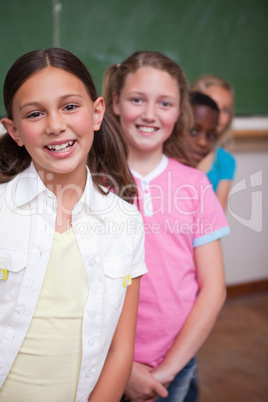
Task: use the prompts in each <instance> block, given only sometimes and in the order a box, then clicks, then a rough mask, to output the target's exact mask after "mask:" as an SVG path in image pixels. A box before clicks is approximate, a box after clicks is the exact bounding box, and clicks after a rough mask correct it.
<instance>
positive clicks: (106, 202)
mask: <svg viewBox="0 0 268 402" xmlns="http://www.w3.org/2000/svg"><path fill="white" fill-rule="evenodd" d="M86 169H87V181H86V186H85V189H84V192H83V194H82V197H81V199H80V200H79V201H78V203H77V204H76V205H75V207H74V209H75V210H80V209H81V208H82V206H83V205H85V206H86V209H87V211H88V212H89V213H94V214H96V215H97V216H98V217H99V218H100V219H101V220H104V219H105V216H106V213H107V212H109V210H110V209H111V207H112V205H114V201H115V197H116V196H115V195H114V194H113V193H110V194H109V195H105V194H101V193H100V192H99V190H97V189H96V187H95V186H94V184H93V181H92V177H91V173H90V170H89V168H88V167H86ZM10 183H11V182H10ZM13 184H14V185H15V193H14V200H15V205H16V206H17V207H22V206H23V205H24V204H27V203H29V202H31V201H32V200H33V199H35V198H37V197H40V196H42V195H48V196H50V198H53V199H56V196H55V194H54V193H52V192H51V191H50V190H49V189H48V188H47V187H46V186H45V185H44V183H43V182H42V180H41V179H40V176H39V175H38V173H37V171H36V169H35V167H34V165H33V163H31V164H30V166H29V167H28V168H27V169H25V170H24V171H23V172H22V173H20V174H19V175H17V176H16V178H15V179H14V182H13ZM102 189H103V191H104V192H108V190H107V189H106V188H105V187H102Z"/></svg>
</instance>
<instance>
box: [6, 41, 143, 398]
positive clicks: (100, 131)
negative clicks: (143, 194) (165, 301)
mask: <svg viewBox="0 0 268 402" xmlns="http://www.w3.org/2000/svg"><path fill="white" fill-rule="evenodd" d="M4 102H5V107H6V113H7V117H5V118H3V119H2V121H1V122H2V124H3V126H4V127H5V129H6V131H7V132H8V134H5V135H3V136H2V137H1V143H0V176H1V182H2V184H1V185H0V228H1V229H0V328H1V330H0V362H1V364H0V366H1V367H0V387H1V388H0V399H1V401H3V402H4V401H11V400H12V401H14V402H16V401H17V400H19V401H20V402H24V401H25V402H26V401H27V402H31V401H34V402H36V401H37V400H38V401H39V402H42V401H48V400H49V401H63V400H64V401H65V402H66V401H70V402H71V401H85V402H86V401H90V402H94V401H96V402H99V401H108V400H109V401H110V402H112V401H118V400H120V397H121V395H122V394H123V390H124V388H125V385H126V383H127V380H128V378H129V375H130V370H131V364H132V360H133V348H134V336H135V326H136V315H137V305H138V295H139V278H140V276H141V275H142V274H143V273H145V272H146V267H145V264H144V249H143V241H144V239H143V233H142V220H141V217H140V214H139V213H138V211H137V209H136V207H134V206H132V205H130V204H129V203H127V202H126V201H124V200H123V199H124V198H125V199H132V198H133V196H135V193H136V189H135V186H134V183H133V179H132V177H131V175H130V173H129V170H128V168H127V163H126V147H125V144H124V141H123V140H122V137H121V134H120V131H119V129H118V127H117V126H116V124H115V123H114V122H113V121H111V120H110V119H109V118H108V116H106V115H105V106H104V101H103V98H101V97H98V96H97V93H96V89H95V86H94V83H93V81H92V79H91V76H90V74H89V72H88V70H87V69H86V67H85V66H84V65H83V63H82V62H81V61H80V60H79V59H78V58H77V57H76V56H74V55H73V54H71V53H70V52H68V51H66V50H64V49H57V48H52V49H48V50H46V51H41V50H38V51H33V52H30V53H27V54H25V55H23V56H22V57H20V58H19V59H18V60H17V61H16V62H15V63H14V64H13V66H12V67H11V68H10V70H9V72H8V74H7V77H6V80H5V84H4ZM110 190H112V191H110ZM116 194H118V195H120V197H119V196H118V195H116ZM129 285H131V286H129Z"/></svg>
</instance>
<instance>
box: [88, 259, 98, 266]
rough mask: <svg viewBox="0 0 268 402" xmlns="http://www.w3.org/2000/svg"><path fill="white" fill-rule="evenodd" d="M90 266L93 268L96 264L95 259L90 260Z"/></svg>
mask: <svg viewBox="0 0 268 402" xmlns="http://www.w3.org/2000/svg"><path fill="white" fill-rule="evenodd" d="M88 263H89V265H91V266H93V265H95V264H96V261H95V258H90V260H89V261H88Z"/></svg>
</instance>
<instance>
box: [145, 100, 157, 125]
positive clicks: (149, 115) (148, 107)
mask: <svg viewBox="0 0 268 402" xmlns="http://www.w3.org/2000/svg"><path fill="white" fill-rule="evenodd" d="M142 118H143V119H144V120H146V121H150V122H152V121H155V105H154V104H153V103H149V102H148V103H146V104H145V105H144V109H143V113H142Z"/></svg>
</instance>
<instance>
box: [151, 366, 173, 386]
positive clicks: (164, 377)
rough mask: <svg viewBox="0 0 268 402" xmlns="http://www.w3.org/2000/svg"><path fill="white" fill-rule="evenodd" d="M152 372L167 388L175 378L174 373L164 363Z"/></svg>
mask: <svg viewBox="0 0 268 402" xmlns="http://www.w3.org/2000/svg"><path fill="white" fill-rule="evenodd" d="M152 374H153V376H154V377H155V378H156V379H157V380H158V381H159V382H161V384H162V385H163V386H164V387H165V388H168V386H169V384H170V383H171V382H172V381H173V380H174V375H173V374H171V373H170V372H169V371H168V368H167V367H166V368H165V367H164V365H163V364H160V366H158V367H157V368H156V369H155V370H153V371H152Z"/></svg>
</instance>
